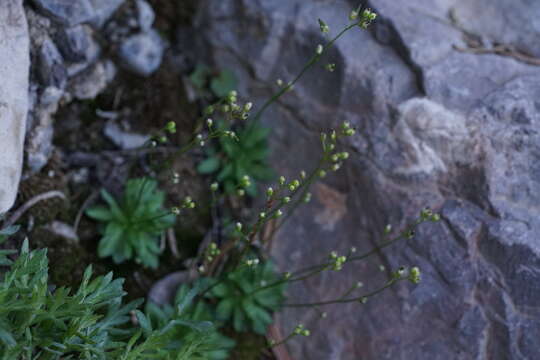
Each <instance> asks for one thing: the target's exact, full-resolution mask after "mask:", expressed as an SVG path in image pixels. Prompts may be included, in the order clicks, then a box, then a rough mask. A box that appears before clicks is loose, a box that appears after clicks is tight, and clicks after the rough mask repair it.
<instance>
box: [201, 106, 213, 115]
mask: <svg viewBox="0 0 540 360" xmlns="http://www.w3.org/2000/svg"><path fill="white" fill-rule="evenodd" d="M214 111H215V109H214V106H212V105H209V106H207V107H206V109H204V113H205V114H207V115H212V114H213V113H214Z"/></svg>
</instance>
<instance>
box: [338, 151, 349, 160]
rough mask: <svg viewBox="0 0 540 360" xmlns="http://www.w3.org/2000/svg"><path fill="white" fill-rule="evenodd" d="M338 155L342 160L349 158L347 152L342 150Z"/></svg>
mask: <svg viewBox="0 0 540 360" xmlns="http://www.w3.org/2000/svg"><path fill="white" fill-rule="evenodd" d="M339 157H340V158H341V159H342V160H347V159H348V158H349V153H348V152H346V151H344V152H342V153H341V154H339Z"/></svg>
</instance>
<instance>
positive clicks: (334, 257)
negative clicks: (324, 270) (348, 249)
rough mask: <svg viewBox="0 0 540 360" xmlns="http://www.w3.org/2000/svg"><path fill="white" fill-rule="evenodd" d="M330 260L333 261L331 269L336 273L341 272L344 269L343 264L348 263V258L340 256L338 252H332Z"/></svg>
mask: <svg viewBox="0 0 540 360" xmlns="http://www.w3.org/2000/svg"><path fill="white" fill-rule="evenodd" d="M330 260H331V261H332V265H331V269H332V270H334V271H340V270H341V269H342V268H343V264H345V262H347V257H346V256H343V255H341V256H339V255H338V254H337V252H335V251H332V252H331V253H330Z"/></svg>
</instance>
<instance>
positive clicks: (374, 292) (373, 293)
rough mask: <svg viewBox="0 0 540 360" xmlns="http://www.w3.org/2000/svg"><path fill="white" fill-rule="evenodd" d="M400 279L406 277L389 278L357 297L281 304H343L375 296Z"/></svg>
mask: <svg viewBox="0 0 540 360" xmlns="http://www.w3.org/2000/svg"><path fill="white" fill-rule="evenodd" d="M400 280H406V278H393V279H390V280H389V281H388V282H387V283H386V284H385V285H383V286H382V287H380V288H378V289H376V290H374V291H372V292H369V293H367V294H364V295H362V296H358V297H354V298H348V299H343V298H338V299H334V300H328V301H319V302H313V303H303V304H283V305H282V306H286V307H312V306H322V305H331V304H343V303H350V302H359V301H360V302H362V301H363V300H367V299H369V298H370V297H372V296H375V295H377V294H379V293H381V292H382V291H384V290H386V289H388V288H389V287H390V286H392V285H394V284H395V283H397V282H398V281H400Z"/></svg>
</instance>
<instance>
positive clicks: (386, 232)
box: [384, 224, 392, 235]
mask: <svg viewBox="0 0 540 360" xmlns="http://www.w3.org/2000/svg"><path fill="white" fill-rule="evenodd" d="M390 232H392V225H391V224H388V225H386V226H385V227H384V233H385V234H386V235H388V234H390Z"/></svg>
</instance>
